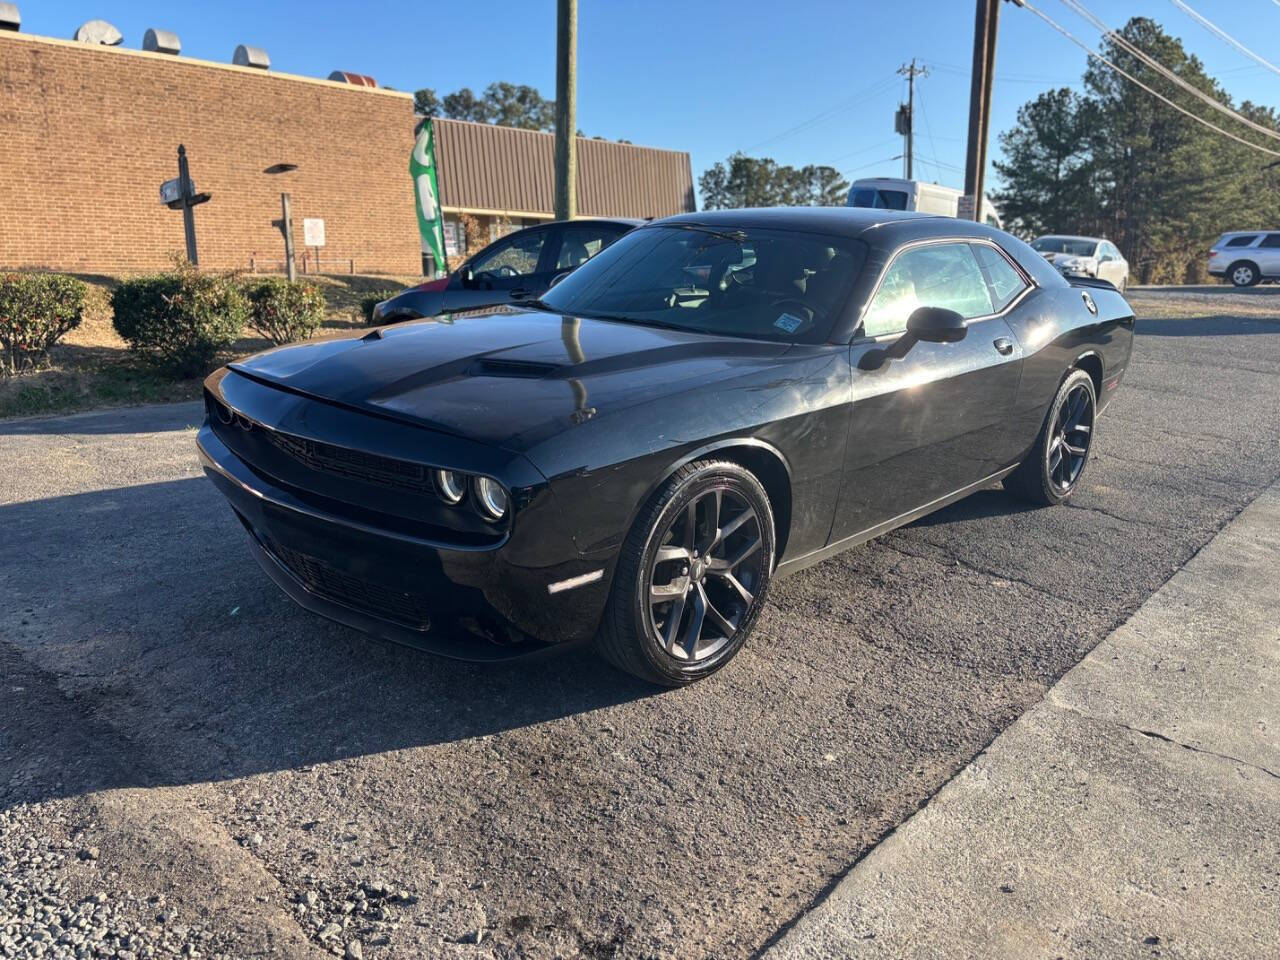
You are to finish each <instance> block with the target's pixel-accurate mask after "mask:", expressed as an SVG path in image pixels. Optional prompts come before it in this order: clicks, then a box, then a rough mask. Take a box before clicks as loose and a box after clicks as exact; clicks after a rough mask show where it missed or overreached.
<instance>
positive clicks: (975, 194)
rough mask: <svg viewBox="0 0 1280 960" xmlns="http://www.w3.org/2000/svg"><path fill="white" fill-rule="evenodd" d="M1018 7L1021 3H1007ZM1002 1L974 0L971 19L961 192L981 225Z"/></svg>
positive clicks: (1014, 0) (1021, 1)
mask: <svg viewBox="0 0 1280 960" xmlns="http://www.w3.org/2000/svg"><path fill="white" fill-rule="evenodd" d="M1009 2H1011V3H1014V4H1016V5H1017V6H1019V7H1020V6H1022V5H1023V0H1009ZM1000 3H1001V0H977V5H976V7H977V9H976V11H975V13H974V20H973V73H972V75H971V79H970V84H969V144H968V149H967V150H966V151H965V161H964V192H965V194H966V195H967V196H969V197H972V198H973V214H972V215H973V219H974V220H977V221H978V222H979V223H981V222H982V201H983V195H984V194H983V180H984V179H985V177H986V172H987V138H988V133H989V131H990V128H991V84H992V81H993V79H994V76H995V69H996V31H997V28H998V26H999V22H1000Z"/></svg>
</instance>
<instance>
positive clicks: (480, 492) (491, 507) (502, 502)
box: [476, 477, 509, 520]
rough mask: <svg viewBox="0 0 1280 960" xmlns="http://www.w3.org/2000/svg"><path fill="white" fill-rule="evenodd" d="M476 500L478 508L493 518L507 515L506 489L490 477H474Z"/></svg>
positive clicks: (499, 518)
mask: <svg viewBox="0 0 1280 960" xmlns="http://www.w3.org/2000/svg"><path fill="white" fill-rule="evenodd" d="M476 500H477V501H478V502H479V503H480V509H481V510H482V511H484V513H485V514H486V515H488V516H489V517H490V518H491V519H493V520H501V519H502V518H503V517H505V516H506V515H507V507H508V505H509V501H508V499H507V491H505V490H503V489H502V485H501V484H500V483H498V481H497V480H494V479H492V478H491V477H476Z"/></svg>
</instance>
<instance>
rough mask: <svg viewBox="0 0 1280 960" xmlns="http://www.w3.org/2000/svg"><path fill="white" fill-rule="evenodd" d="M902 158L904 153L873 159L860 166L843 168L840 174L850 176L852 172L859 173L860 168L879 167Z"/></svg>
mask: <svg viewBox="0 0 1280 960" xmlns="http://www.w3.org/2000/svg"><path fill="white" fill-rule="evenodd" d="M901 159H902V154H900V153H899V154H897V155H896V156H892V157H884V158H882V159H880V160H872V161H871V162H870V163H864V164H862V165H861V166H859V167H850V168H849V169H848V170H841V171H840V176H842V177H844V176H848V175H849V174H851V173H857V172H858V171H859V170H865V169H867V167H877V166H879V165H880V164H882V163H890V162H891V161H893V160H901Z"/></svg>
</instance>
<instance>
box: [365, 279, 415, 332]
mask: <svg viewBox="0 0 1280 960" xmlns="http://www.w3.org/2000/svg"><path fill="white" fill-rule="evenodd" d="M399 293H404V288H403V287H393V288H389V289H387V290H375V291H374V292H373V293H368V294H365V295H364V296H363V297H361V298H360V312H361V313H362V314H364V322H365V323H366V324H369V323H373V308H374V307H376V306H377V305H378V304H380V303H381V302H382V301H383V300H390V299H391V298H392V297H394V296H395V295H396V294H399Z"/></svg>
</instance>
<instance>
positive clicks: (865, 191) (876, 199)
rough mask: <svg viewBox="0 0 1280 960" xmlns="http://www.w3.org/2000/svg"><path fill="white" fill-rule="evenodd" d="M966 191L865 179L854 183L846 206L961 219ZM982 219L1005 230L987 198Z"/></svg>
mask: <svg viewBox="0 0 1280 960" xmlns="http://www.w3.org/2000/svg"><path fill="white" fill-rule="evenodd" d="M963 196H964V191H962V190H957V189H955V188H954V187H944V186H941V185H939V184H936V183H925V182H924V181H923V180H903V179H901V178H900V177H864V178H863V179H861V180H855V181H853V186H851V187H850V188H849V199H848V200H847V201H845V206H846V207H879V208H882V209H885V210H918V211H919V212H920V213H937V214H940V215H942V216H944V217H954V216H958V215H959V212H960V198H961V197H963ZM982 220H983V222H984V223H987V224H990V225H991V226H993V227H999V228H1001V229H1003V228H1004V225H1003V224H1002V223H1001V222H1000V213H999V211H997V210H996V208H995V204H993V203H992V202H991V200H990V199H988V198H987V197H985V196H984V197H983V198H982Z"/></svg>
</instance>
